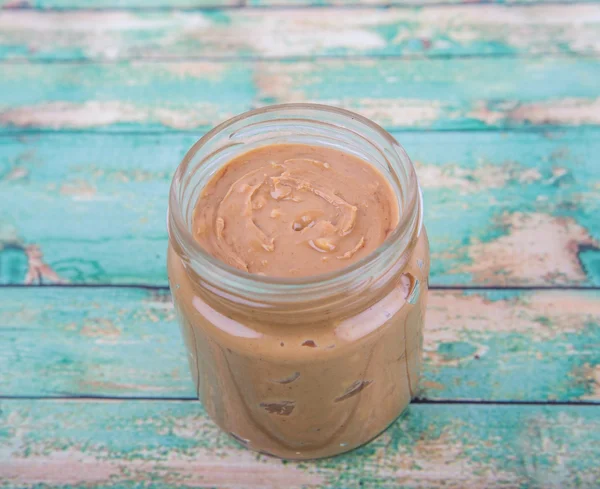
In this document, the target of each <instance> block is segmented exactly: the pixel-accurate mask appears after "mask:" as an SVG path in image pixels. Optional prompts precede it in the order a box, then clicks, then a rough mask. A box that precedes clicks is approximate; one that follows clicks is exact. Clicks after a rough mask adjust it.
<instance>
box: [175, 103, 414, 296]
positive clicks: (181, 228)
mask: <svg viewBox="0 0 600 489" xmlns="http://www.w3.org/2000/svg"><path fill="white" fill-rule="evenodd" d="M298 110H301V111H308V112H310V113H313V114H319V113H330V114H335V115H337V116H341V117H342V118H346V119H351V120H353V121H355V122H358V123H360V124H362V125H364V126H366V127H367V128H370V129H371V130H373V131H375V132H376V133H377V134H378V135H379V136H381V137H383V138H384V139H385V140H386V142H387V143H388V144H390V146H391V147H392V148H393V149H394V150H395V152H396V155H397V156H398V157H399V159H400V161H401V162H402V164H403V165H404V166H405V167H406V168H405V169H406V170H407V176H408V185H407V188H404V189H403V190H404V191H406V192H408V193H409V195H408V202H409V206H408V208H406V209H401V212H400V215H399V218H398V223H397V224H396V226H395V227H394V229H393V230H392V231H391V232H390V234H389V235H388V237H387V238H386V240H385V241H384V242H383V243H382V244H381V245H379V246H378V247H377V248H376V249H375V250H373V251H372V252H371V253H369V254H368V255H367V256H365V257H363V258H361V259H360V260H357V261H356V262H354V263H351V264H350V265H348V266H347V267H344V268H340V269H337V270H333V271H330V272H326V273H322V274H317V275H309V276H305V277H276V276H265V275H257V274H251V273H248V272H245V271H243V270H239V269H237V268H235V267H233V266H231V265H229V264H227V263H225V262H223V261H221V260H220V259H219V258H216V257H214V256H213V255H211V254H210V253H208V252H207V251H206V250H204V249H203V248H202V246H201V245H200V244H199V243H198V241H196V239H195V238H194V236H193V234H192V232H191V231H190V230H189V228H188V226H187V225H186V222H185V219H184V216H183V212H182V206H181V202H180V198H179V190H180V187H181V185H182V182H183V180H184V177H185V176H186V173H187V171H188V165H189V164H190V163H191V161H192V158H193V156H194V155H195V154H196V153H197V152H198V151H199V150H201V149H202V147H203V146H204V145H205V144H206V143H208V142H209V141H210V140H211V139H213V138H214V137H216V136H218V135H219V134H221V133H223V132H225V131H227V129H228V128H230V127H231V126H233V125H234V124H236V123H238V122H240V121H243V120H244V119H249V118H252V117H254V116H257V115H263V114H268V113H272V112H284V113H285V112H293V111H298ZM194 205H195V202H194ZM398 205H399V206H400V205H401V203H400V202H399V203H398ZM422 209H423V204H422V193H421V190H420V187H419V183H418V180H417V176H416V173H415V171H414V167H413V164H412V161H411V160H410V158H409V156H408V155H407V153H406V151H405V150H404V148H403V147H402V146H401V145H400V143H398V142H397V141H396V139H395V138H394V137H392V136H391V135H390V134H389V133H388V132H387V131H386V130H385V129H383V128H382V127H381V126H380V125H378V124H376V123H375V122H373V121H371V120H370V119H368V118H366V117H364V116H362V115H360V114H357V113H355V112H352V111H349V110H346V109H342V108H338V107H332V106H329V105H323V104H312V103H290V104H278V105H270V106H266V107H261V108H258V109H253V110H250V111H247V112H244V113H242V114H239V115H237V116H235V117H232V118H230V119H228V120H226V121H224V122H222V123H221V124H219V125H217V126H216V127H214V128H213V129H211V130H210V131H209V132H207V133H206V134H205V135H204V136H203V137H201V138H200V139H199V140H198V141H196V143H194V145H193V146H192V147H191V148H190V149H189V150H188V151H187V152H186V154H185V156H184V158H183V160H182V162H181V163H180V164H179V166H178V167H177V169H176V171H175V174H174V176H173V180H172V183H171V187H170V191H169V208H168V211H167V228H168V231H169V238H170V240H171V241H173V240H175V241H176V242H177V243H178V244H179V245H180V247H181V248H182V249H183V251H184V252H185V254H186V255H187V259H189V260H190V262H192V263H196V264H200V265H201V266H202V267H203V269H204V270H206V272H207V273H205V274H202V276H201V278H202V280H203V282H204V283H205V285H206V284H207V283H208V284H210V285H212V286H213V287H216V288H218V289H221V290H223V289H224V290H228V289H229V288H234V289H238V288H239V289H240V290H244V288H245V287H248V286H249V287H253V288H255V289H256V288H257V287H258V290H257V291H262V292H264V293H269V294H275V295H281V294H286V293H289V292H294V293H296V292H298V291H300V290H305V289H313V290H315V289H319V290H325V289H326V288H329V287H331V286H334V285H337V284H338V283H339V282H340V281H342V280H343V281H346V280H348V281H351V280H353V279H359V278H360V277H361V276H363V274H364V272H365V271H367V270H368V269H370V267H371V266H372V265H373V263H374V262H376V261H380V260H385V259H387V258H392V255H394V254H395V253H393V251H394V250H393V249H394V248H395V247H397V246H398V242H399V241H401V240H402V238H403V237H406V235H407V234H408V235H411V234H414V235H415V236H416V235H418V234H419V232H420V229H421V227H422V221H423V216H422V214H423V211H422ZM411 223H412V224H413V225H412V226H411ZM409 237H410V236H409ZM412 238H414V236H413V237H412ZM412 238H411V239H409V240H407V243H410V242H411V241H413V239H412ZM402 248H406V247H405V246H404V247H402ZM398 251H400V252H399V253H397V254H398V256H401V255H402V253H403V252H404V251H405V249H403V250H396V252H398ZM178 254H179V255H180V257H181V254H180V253H178ZM215 278H217V279H218V280H217V282H218V284H216V283H214V282H215V280H214V279H215ZM234 283H235V284H236V285H238V287H232V285H233V284H234ZM219 285H223V286H219Z"/></svg>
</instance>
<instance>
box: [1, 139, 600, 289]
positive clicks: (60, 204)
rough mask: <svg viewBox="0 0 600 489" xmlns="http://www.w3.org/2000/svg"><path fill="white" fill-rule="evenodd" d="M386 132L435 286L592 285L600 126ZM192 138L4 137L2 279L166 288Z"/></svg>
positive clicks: (596, 276)
mask: <svg viewBox="0 0 600 489" xmlns="http://www.w3.org/2000/svg"><path fill="white" fill-rule="evenodd" d="M394 134H395V136H396V138H397V139H398V140H399V141H400V142H401V143H402V144H403V145H405V147H406V149H407V151H408V152H409V154H410V155H411V156H412V158H413V160H414V161H415V164H416V166H417V171H418V174H419V177H420V182H421V185H422V187H423V190H424V196H425V222H426V225H427V228H428V231H429V237H430V242H431V250H432V266H431V283H432V284H433V285H462V286H468V285H472V284H479V285H488V286H489V285H495V286H511V285H512V286H515V285H528V286H540V285H542V286H543V285H600V251H599V247H600V226H598V214H599V212H600V202H599V200H598V198H597V195H598V191H599V189H600V170H599V166H598V161H597V159H598V156H597V155H598V154H600V129H578V130H576V129H571V130H566V131H553V132H548V133H542V132H508V133H498V132H473V133H468V132H467V133H457V132H433V133H419V132H403V133H394ZM200 135H201V134H200V133H198V134H197V135H196V134H185V133H180V134H162V135H161V134H155V135H152V134H148V135H141V134H129V135H117V134H53V133H50V134H39V135H29V136H16V135H14V136H7V135H5V136H4V137H1V138H0V283H5V284H19V283H24V282H25V281H27V278H28V277H27V275H28V272H31V273H30V274H29V279H30V280H29V281H31V282H33V283H38V282H39V281H40V279H41V281H42V282H45V283H52V282H56V281H57V280H63V281H68V282H71V283H104V284H119V283H121V284H128V283H135V284H153V285H166V284H167V279H166V264H165V262H166V244H167V232H166V227H165V216H166V209H167V195H168V188H169V184H170V178H171V175H172V173H173V171H174V170H175V168H176V166H177V165H178V163H179V162H180V161H181V159H182V157H183V155H184V153H185V152H186V151H187V149H188V148H189V147H190V146H191V145H192V144H193V143H194V142H195V140H196V138H197V137H199V136H200ZM532 236H536V237H537V238H536V239H535V240H534V239H532ZM35 247H37V248H35ZM44 263H45V264H47V265H48V268H44ZM53 272H54V273H56V274H57V276H56V275H53Z"/></svg>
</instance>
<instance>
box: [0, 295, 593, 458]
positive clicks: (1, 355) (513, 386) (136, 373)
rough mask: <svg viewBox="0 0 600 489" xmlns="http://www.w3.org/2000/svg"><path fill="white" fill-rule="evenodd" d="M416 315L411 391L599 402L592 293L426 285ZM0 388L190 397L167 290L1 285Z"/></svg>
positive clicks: (26, 392)
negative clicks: (420, 320) (418, 372)
mask: <svg viewBox="0 0 600 489" xmlns="http://www.w3.org/2000/svg"><path fill="white" fill-rule="evenodd" d="M427 314H428V316H427V321H426V327H425V333H424V335H425V347H424V350H425V356H424V377H423V381H422V384H421V389H422V390H421V394H420V397H422V398H424V399H434V400H444V399H455V400H456V399H459V400H469V399H483V400H487V401H514V400H518V401H536V402H539V401H573V402H576V401H593V402H600V291H598V290H591V291H567V290H551V291H549V290H546V291H519V290H510V289H509V290H499V291H496V290H491V291H483V290H471V291H469V290H435V291H432V292H431V295H430V300H429V305H428V312H427ZM0 393H2V394H3V395H8V396H41V397H46V396H81V395H94V396H116V397H156V398H179V397H189V398H193V397H194V387H193V383H192V380H191V377H190V374H189V370H188V364H187V355H186V353H185V350H184V347H183V342H182V339H181V335H180V332H179V329H178V327H177V323H176V318H175V314H174V311H173V308H172V305H171V302H170V296H169V295H168V292H167V291H164V290H162V291H161V290H144V289H135V288H118V289H115V288H56V287H43V288H26V289H22V288H5V289H2V294H0ZM0 458H1V457H0Z"/></svg>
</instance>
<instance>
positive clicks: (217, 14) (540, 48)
mask: <svg viewBox="0 0 600 489" xmlns="http://www.w3.org/2000/svg"><path fill="white" fill-rule="evenodd" d="M316 33H318V35H316ZM598 39H600V5H592V4H577V5H554V6H547V5H546V6H543V5H540V6H533V7H514V6H513V7H508V6H499V5H482V6H480V7H477V8H474V7H473V6H471V5H458V6H443V7H430V8H424V9H406V8H392V9H385V10H383V9H364V10H361V11H360V13H358V12H357V11H356V10H354V9H338V8H326V9H323V8H313V9H271V10H266V11H264V10H261V9H241V10H240V9H232V10H208V11H203V12H199V11H193V12H173V11H171V12H150V13H148V12H135V11H60V12H58V11H57V12H39V11H35V10H6V11H0V59H11V60H12V59H18V60H83V59H84V60H90V59H91V60H94V59H108V60H117V59H118V60H122V59H152V58H160V59H162V60H164V59H181V58H198V57H206V58H211V59H212V58H232V57H236V58H247V57H261V58H286V57H319V56H340V55H343V56H357V55H358V56H361V55H367V56H415V55H425V56H440V55H444V56H445V55H450V56H452V55H459V56H463V55H504V54H517V55H521V54H540V53H545V54H548V53H550V54H552V53H581V54H597V53H599V52H600V42H599V41H598Z"/></svg>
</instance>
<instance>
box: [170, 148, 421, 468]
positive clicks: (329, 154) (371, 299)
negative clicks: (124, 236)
mask: <svg viewBox="0 0 600 489" xmlns="http://www.w3.org/2000/svg"><path fill="white" fill-rule="evenodd" d="M415 184H416V181H415ZM396 195H397V194H396V192H394V191H393V189H392V187H391V185H390V184H389V183H388V181H387V180H386V178H385V177H384V176H383V174H382V173H381V172H380V171H379V170H377V169H376V168H375V167H374V166H372V165H370V164H369V163H367V162H365V161H363V160H362V159H360V158H358V157H356V156H353V155H351V154H349V153H347V152H343V151H340V150H337V149H333V148H328V147H321V146H312V145H310V146H309V145H301V144H277V145H270V146H264V147H260V148H258V149H254V150H252V151H250V152H248V153H245V154H242V155H241V156H238V157H236V158H234V159H233V160H232V161H229V162H228V163H226V164H225V165H223V166H221V168H220V169H219V170H218V171H216V172H215V174H214V175H213V176H212V177H211V178H210V180H209V181H208V183H207V184H206V185H205V187H204V188H203V190H202V191H201V193H200V197H199V199H198V201H197V202H196V206H195V212H194V214H193V218H192V221H191V226H190V228H191V232H192V235H193V237H194V238H195V240H196V241H197V242H198V244H199V245H200V246H201V247H202V248H203V249H204V250H205V251H206V252H208V253H209V254H211V255H213V256H214V257H217V258H218V259H219V260H221V261H222V262H225V263H227V264H229V265H232V266H233V267H236V268H237V269H240V270H243V271H247V272H249V273H248V274H247V275H248V277H252V275H256V274H261V275H265V276H271V277H291V278H295V277H307V276H317V275H320V274H322V273H325V272H332V271H335V270H338V272H340V273H343V270H342V269H343V268H344V267H347V266H348V265H349V264H351V263H352V262H354V261H357V260H360V259H361V258H363V257H366V256H367V255H369V254H370V253H372V252H373V251H374V250H376V249H377V248H378V247H379V246H380V245H381V244H382V243H383V242H384V241H385V239H386V237H388V236H389V234H390V233H391V232H392V231H393V230H394V228H395V227H396V226H397V224H398V222H399V219H400V217H401V210H400V204H399V202H398V199H397V197H396ZM419 209H420V207H417V211H416V212H417V213H418V212H420V210H419ZM415 229H416V231H415V233H414V236H413V237H412V240H411V242H410V245H409V248H407V251H406V252H404V253H403V254H402V255H401V258H399V259H398V260H397V261H396V262H394V263H386V264H385V265H386V266H389V267H388V268H387V270H393V271H392V272H386V275H385V278H382V279H381V283H382V284H384V285H382V286H381V287H379V286H373V287H371V286H370V285H369V284H371V283H373V284H375V283H379V282H377V279H378V278H380V277H376V276H375V275H368V274H367V275H366V276H365V277H361V279H360V280H361V281H364V283H361V284H359V285H360V286H364V287H366V288H365V289H364V290H365V291H366V292H364V293H360V294H357V293H356V292H355V291H354V290H353V289H352V288H349V289H343V290H340V291H335V292H336V293H338V296H336V300H335V301H332V300H331V299H330V298H328V297H331V296H328V297H324V298H323V299H322V300H321V299H320V298H317V299H316V301H313V302H311V304H310V307H306V308H305V309H301V306H302V304H300V305H299V304H298V303H295V302H294V300H293V298H290V299H289V300H290V302H289V310H290V311H292V312H291V313H290V314H287V312H288V311H287V309H288V305H287V303H281V302H279V303H277V304H270V303H269V299H268V298H266V299H264V302H263V303H258V304H257V303H256V302H254V300H253V301H252V302H248V301H246V300H245V299H243V298H242V299H239V300H238V297H237V296H235V295H233V294H231V293H230V292H229V289H227V288H226V287H223V288H221V289H219V290H216V291H215V288H214V287H213V286H212V285H206V284H205V283H204V282H205V279H209V281H210V282H211V283H212V284H214V283H217V284H218V281H219V277H214V276H213V275H214V274H211V275H210V276H205V277H203V276H202V275H198V274H197V272H196V271H194V270H192V267H190V262H189V260H186V259H185V256H183V255H182V251H181V249H180V248H179V247H178V243H177V242H176V241H174V240H172V241H171V245H170V246H169V252H168V269H169V282H170V286H171V290H172V293H173V299H174V303H175V306H176V310H177V312H178V316H179V320H180V325H181V329H182V332H183V336H184V340H185V343H186V345H187V350H188V354H189V362H190V368H191V371H192V375H193V378H194V382H195V384H196V389H197V392H198V396H199V398H200V399H201V401H202V402H203V405H204V407H205V409H206V411H207V412H208V414H209V415H210V417H211V418H212V419H213V420H214V421H215V422H216V423H217V424H218V425H219V426H220V427H221V428H222V429H223V430H224V431H226V432H227V433H229V434H230V435H231V436H232V437H233V438H235V439H236V440H237V441H239V442H240V443H242V444H243V445H245V446H247V447H249V448H251V449H254V450H257V451H259V452H262V453H266V454H270V455H276V456H279V457H284V458H291V459H308V458H319V457H325V456H330V455H335V454H338V453H341V452H345V451H348V450H351V449H352V448H355V447H357V446H359V445H362V444H363V443H365V442H367V441H369V440H370V439H372V438H373V437H375V436H376V435H378V434H379V433H381V432H382V431H383V430H384V429H385V428H386V427H387V426H388V425H389V424H390V423H392V422H393V421H394V419H396V417H397V416H398V415H399V414H400V413H401V412H402V411H403V409H404V408H405V407H406V406H407V405H408V403H409V402H410V399H411V398H412V397H413V396H414V395H415V394H416V392H417V386H418V381H419V370H420V363H421V355H422V326H423V317H424V312H425V305H426V300H427V276H428V273H429V247H428V242H427V236H426V233H425V229H424V228H422V227H421V226H420V225H419V227H418V228H415ZM223 273H225V272H223ZM365 284H367V285H365ZM329 292H331V291H329ZM340 298H341V299H340ZM340 300H343V301H345V302H343V303H344V304H345V305H344V306H340V305H339V304H341V302H339V301H340ZM232 304H234V305H235V307H233V306H231V305H232ZM299 308H300V309H299ZM274 311H275V312H274ZM297 311H301V312H297ZM315 311H317V312H315Z"/></svg>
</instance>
